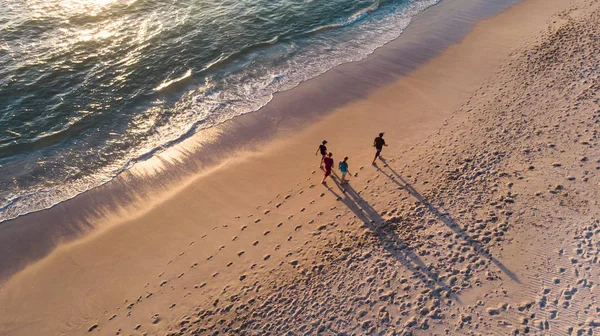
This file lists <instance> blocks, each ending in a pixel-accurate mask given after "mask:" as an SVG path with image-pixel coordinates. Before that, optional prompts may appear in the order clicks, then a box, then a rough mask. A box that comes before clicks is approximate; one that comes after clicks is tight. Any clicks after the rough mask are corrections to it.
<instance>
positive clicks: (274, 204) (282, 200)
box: [88, 171, 340, 335]
mask: <svg viewBox="0 0 600 336" xmlns="http://www.w3.org/2000/svg"><path fill="white" fill-rule="evenodd" d="M314 173H315V172H314V171H313V174H314ZM310 180H311V178H310V177H309V178H307V181H310ZM297 186H298V187H299V190H298V191H295V190H289V191H288V193H287V194H285V196H282V195H281V194H279V195H276V196H275V198H274V200H272V201H270V202H268V203H267V205H266V206H264V210H263V207H262V206H258V207H257V208H256V210H258V211H261V212H262V214H263V215H264V216H269V215H272V214H274V213H276V212H277V211H280V212H281V211H283V210H286V207H285V204H286V201H287V200H289V199H291V198H292V197H294V196H299V195H303V194H304V189H303V188H302V187H301V186H300V184H298V185H297ZM314 187H315V185H314V184H308V185H307V186H305V189H308V190H310V189H313V188H314ZM325 195H326V194H325V193H320V194H319V197H324V196H325ZM315 202H316V201H315V199H310V200H309V201H307V206H313V205H315ZM334 209H335V207H334V208H332V209H331V210H334ZM305 211H307V208H306V207H304V208H301V209H299V212H300V213H304V212H305ZM321 215H323V211H318V212H317V213H316V214H315V216H321ZM338 216H340V215H338ZM254 217H255V214H250V215H248V216H246V218H247V219H248V221H249V222H252V224H244V225H242V226H241V227H240V234H242V232H244V231H246V230H247V229H248V228H249V225H257V224H260V223H261V221H262V218H254ZM294 218H295V217H294V214H290V215H289V216H288V217H287V221H288V222H289V223H290V224H292V226H294V231H295V232H298V231H300V230H301V229H302V228H303V225H302V224H297V225H295V224H293V221H294ZM240 220H242V216H235V217H234V219H233V222H238V221H240ZM314 222H315V220H314V219H309V220H308V221H307V224H308V225H310V224H314ZM284 224H285V223H284V222H278V223H277V224H276V228H282V227H283V226H284ZM228 226H229V225H223V228H227V227H228ZM219 229H220V228H219V227H213V228H212V231H215V230H219ZM323 229H325V226H321V227H319V229H318V230H323ZM270 233H271V231H270V230H265V231H264V232H263V234H262V235H263V236H264V237H267V236H269V234H270ZM201 239H210V234H204V235H202V236H201ZM292 239H293V236H292V235H290V236H288V237H287V239H286V241H288V242H289V241H291V240H292ZM238 240H239V236H233V237H232V239H231V241H232V242H237V241H238ZM195 244H196V242H195V241H191V242H190V244H189V247H188V250H186V251H182V252H181V253H179V254H178V256H177V257H182V256H184V255H185V254H186V252H187V253H189V252H190V248H193V247H194V245H195ZM259 244H260V240H256V241H254V242H253V243H252V246H257V245H259ZM226 248H227V247H226V246H224V245H222V246H220V247H219V249H218V250H217V251H215V252H219V251H221V250H224V249H226ZM232 248H233V247H232ZM280 249H281V245H279V244H277V245H275V247H274V252H276V251H279V250H280ZM245 253H246V251H245V249H241V250H239V252H237V256H238V257H239V258H243V257H244V254H245ZM293 254H294V252H293V251H288V252H286V253H285V254H284V257H285V258H286V259H288V258H290V257H291V256H293ZM213 258H214V253H213V254H210V255H208V256H207V257H206V258H205V261H206V262H212V260H213ZM270 259H271V254H265V255H264V256H263V257H262V261H265V262H266V261H268V260H270ZM174 261H175V259H173V260H170V261H169V262H168V263H167V266H169V265H171V264H172V263H173V262H174ZM235 262H236V261H229V262H228V263H227V264H226V265H225V266H226V267H231V266H232V265H233V264H234V263H235ZM244 262H246V263H247V261H246V260H245V261H244ZM289 264H290V265H292V266H296V265H298V261H297V260H291V261H290V262H289ZM280 265H281V264H280ZM198 266H199V262H194V263H193V264H192V265H191V266H190V270H193V269H195V268H197V267H198ZM257 266H258V265H257V264H251V266H250V267H249V269H250V270H252V269H255V268H256V267H257ZM184 275H185V273H179V274H177V275H174V276H173V277H171V278H167V279H165V280H160V281H159V282H158V286H157V287H155V288H154V291H157V290H158V289H159V288H165V287H169V286H170V288H171V289H174V288H175V285H174V283H173V281H176V280H177V279H180V278H182V277H183V276H184ZM218 275H219V273H218V272H215V273H213V274H212V275H211V276H210V277H211V278H213V279H214V278H217V277H218ZM165 277H166V275H165V272H162V273H160V274H159V275H158V278H159V279H164V278H165ZM246 278H247V275H246V274H241V275H240V276H239V281H244V280H246ZM206 286H207V282H202V283H200V284H198V285H195V286H194V289H202V288H204V287H206ZM152 287H153V286H152V285H151V283H147V284H146V286H145V288H146V290H149V289H151V288H152ZM226 290H227V286H226V287H225V288H223V291H224V292H225V291H226ZM153 295H155V294H154V292H148V291H146V292H145V294H144V295H141V296H139V297H138V298H137V299H136V300H135V302H130V301H129V300H125V301H124V302H125V304H126V307H125V309H126V311H127V313H126V316H127V317H130V316H131V311H132V310H133V309H134V307H135V306H136V305H139V304H141V303H142V302H143V301H144V299H150V298H151V297H152V296H153ZM217 301H218V300H217ZM175 306H176V304H175V303H173V304H171V306H169V307H168V309H172V308H174V307H175ZM118 309H119V308H118ZM118 315H119V314H112V315H111V316H110V318H108V320H107V321H113V320H115V319H116V318H117V317H118ZM151 320H152V324H158V323H160V322H161V321H162V319H161V318H160V315H159V314H155V315H153V316H152V319H151ZM100 327H101V326H100V324H99V323H94V324H93V325H92V326H90V327H89V329H88V331H89V332H92V331H98V330H100ZM140 328H141V325H139V324H138V325H136V327H135V328H134V330H135V331H138V330H140ZM122 333H123V330H121V329H120V328H119V329H117V331H116V333H115V334H116V335H121V334H122Z"/></svg>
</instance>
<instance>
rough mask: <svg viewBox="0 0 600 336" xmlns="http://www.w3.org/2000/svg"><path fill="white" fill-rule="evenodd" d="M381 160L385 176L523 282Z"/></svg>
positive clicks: (483, 253)
mask: <svg viewBox="0 0 600 336" xmlns="http://www.w3.org/2000/svg"><path fill="white" fill-rule="evenodd" d="M381 161H382V162H383V163H384V164H385V168H387V169H388V170H389V171H390V172H389V173H388V172H386V171H385V170H383V169H381V168H380V167H379V166H378V165H376V166H375V167H376V168H377V170H379V172H381V173H382V174H383V175H384V176H386V177H387V178H389V179H390V180H391V181H392V182H394V183H395V184H397V185H398V186H399V187H401V188H402V189H404V190H406V191H407V192H408V193H409V194H411V195H412V196H413V197H414V198H416V199H417V200H418V201H419V202H421V204H423V205H424V206H425V207H426V208H427V209H428V210H429V211H431V213H433V214H434V215H435V216H436V217H437V218H438V219H439V220H441V221H442V222H443V223H444V224H446V226H448V228H450V229H451V230H452V231H454V233H456V234H457V235H458V236H460V237H461V238H462V239H464V240H465V241H466V242H467V243H468V244H469V245H471V247H472V248H473V249H474V250H475V252H476V253H478V254H479V255H480V256H483V257H485V258H487V259H488V260H489V261H491V262H492V263H494V264H495V265H496V266H498V268H499V269H500V270H502V272H504V273H505V274H506V275H507V276H508V277H509V278H511V280H513V281H515V282H517V283H521V281H519V278H518V277H517V275H516V274H514V273H513V272H512V271H511V270H509V269H508V268H507V267H506V266H504V264H502V263H501V262H500V261H499V260H498V259H496V258H494V256H492V255H491V254H490V253H489V252H487V249H486V248H485V247H484V246H483V245H482V244H481V242H479V241H477V240H475V239H473V238H472V237H471V236H469V234H468V233H467V232H465V230H463V229H462V228H461V227H460V225H458V224H457V223H456V220H454V218H452V217H451V216H450V215H448V214H446V213H442V212H441V211H440V210H439V209H438V208H436V207H435V206H434V205H433V204H431V203H430V202H428V201H427V200H426V199H425V198H424V197H423V196H422V195H421V194H420V193H419V192H418V191H417V190H416V189H415V188H413V186H412V185H410V184H409V183H408V182H407V181H406V180H404V179H403V178H402V176H400V174H398V173H397V172H396V171H395V170H394V169H393V168H392V167H390V165H389V164H388V163H387V161H386V160H385V159H383V158H381Z"/></svg>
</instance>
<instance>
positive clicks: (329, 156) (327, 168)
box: [321, 152, 333, 184]
mask: <svg viewBox="0 0 600 336" xmlns="http://www.w3.org/2000/svg"><path fill="white" fill-rule="evenodd" d="M323 162H324V163H325V176H323V181H321V183H323V184H325V179H326V178H327V176H329V175H331V168H332V167H333V154H332V153H331V152H329V154H327V156H326V157H325V158H324V159H323Z"/></svg>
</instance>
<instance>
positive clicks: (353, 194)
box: [326, 176, 460, 302]
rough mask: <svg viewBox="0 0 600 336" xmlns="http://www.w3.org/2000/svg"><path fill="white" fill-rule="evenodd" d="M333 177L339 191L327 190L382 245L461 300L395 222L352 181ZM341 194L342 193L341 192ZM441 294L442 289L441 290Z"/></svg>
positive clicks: (429, 281) (424, 278)
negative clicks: (401, 233) (404, 238)
mask: <svg viewBox="0 0 600 336" xmlns="http://www.w3.org/2000/svg"><path fill="white" fill-rule="evenodd" d="M331 181H333V183H334V184H335V185H336V186H337V187H338V188H339V191H340V193H338V192H336V191H335V190H334V189H333V187H331V186H329V185H326V187H327V190H329V192H331V193H332V194H333V195H334V196H335V197H337V199H338V201H340V202H342V203H343V204H344V205H345V206H346V207H348V209H350V210H351V211H352V212H353V213H354V214H355V215H356V217H357V218H358V219H360V220H361V221H362V222H363V223H364V225H365V226H366V227H367V228H369V229H370V230H371V231H372V232H373V234H374V235H375V236H376V237H377V238H378V239H379V240H380V242H381V245H382V246H383V247H384V248H385V249H386V250H387V251H388V252H389V253H390V254H391V255H393V256H394V258H396V259H397V260H398V261H399V262H400V263H401V264H402V265H403V266H404V267H406V268H407V269H408V270H410V271H411V272H413V274H414V275H415V276H416V277H418V278H419V279H420V280H421V281H422V282H423V283H424V284H425V285H426V286H427V287H428V288H430V289H432V290H433V289H434V287H435V286H434V285H435V284H437V285H438V286H440V287H441V288H442V289H444V290H445V291H446V292H447V293H450V295H451V296H452V298H453V299H455V300H457V301H458V302H460V300H459V299H458V297H456V295H453V294H452V291H451V289H450V287H449V286H448V285H446V284H445V283H444V282H443V281H442V280H440V279H439V277H438V274H436V273H435V272H433V271H432V270H431V269H430V267H428V266H427V265H426V264H425V263H424V262H423V260H421V258H419V256H418V255H416V254H415V253H414V252H413V251H412V250H411V249H410V248H409V247H408V245H407V244H406V243H405V242H404V241H403V240H402V238H400V237H399V236H398V235H397V234H396V233H395V232H394V228H395V226H394V225H393V224H392V223H389V222H387V221H385V220H384V219H383V218H382V217H381V216H380V215H379V213H378V212H377V211H376V210H375V209H374V208H373V207H372V206H371V205H370V204H369V203H368V202H367V201H365V200H364V199H363V198H362V197H361V196H360V194H359V193H358V192H357V191H356V190H355V189H354V188H353V187H352V186H351V185H350V184H344V185H340V183H339V182H338V181H337V178H336V177H334V176H332V178H331ZM340 194H341V195H340ZM438 294H440V293H438Z"/></svg>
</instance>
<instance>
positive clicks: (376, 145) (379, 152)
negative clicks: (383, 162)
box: [372, 132, 387, 165]
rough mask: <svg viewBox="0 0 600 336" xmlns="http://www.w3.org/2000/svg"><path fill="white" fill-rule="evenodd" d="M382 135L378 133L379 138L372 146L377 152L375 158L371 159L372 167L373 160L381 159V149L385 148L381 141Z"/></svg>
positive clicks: (383, 141) (383, 142)
mask: <svg viewBox="0 0 600 336" xmlns="http://www.w3.org/2000/svg"><path fill="white" fill-rule="evenodd" d="M383 134H384V133H383V132H381V133H379V136H378V137H377V138H375V140H374V141H373V146H374V147H375V149H377V152H376V153H375V158H373V163H372V164H373V165H374V164H375V160H377V158H378V157H381V150H382V149H383V146H387V144H386V143H385V140H383Z"/></svg>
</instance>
